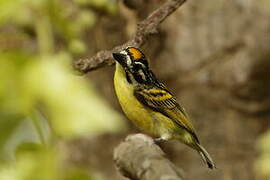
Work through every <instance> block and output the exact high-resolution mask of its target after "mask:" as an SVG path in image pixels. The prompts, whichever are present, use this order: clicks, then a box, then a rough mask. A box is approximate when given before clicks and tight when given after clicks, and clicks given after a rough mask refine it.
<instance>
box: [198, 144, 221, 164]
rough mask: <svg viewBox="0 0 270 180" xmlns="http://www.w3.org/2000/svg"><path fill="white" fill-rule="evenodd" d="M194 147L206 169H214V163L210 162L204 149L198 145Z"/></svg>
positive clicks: (209, 157)
mask: <svg viewBox="0 0 270 180" xmlns="http://www.w3.org/2000/svg"><path fill="white" fill-rule="evenodd" d="M196 145H197V147H198V151H199V154H200V155H201V157H202V159H203V161H204V162H205V163H206V164H207V166H208V168H210V169H214V168H216V166H215V163H214V161H213V160H212V158H211V156H210V155H209V154H208V152H207V151H206V150H205V149H204V147H203V146H202V145H200V144H198V143H197V144H196Z"/></svg>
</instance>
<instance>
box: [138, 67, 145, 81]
mask: <svg viewBox="0 0 270 180" xmlns="http://www.w3.org/2000/svg"><path fill="white" fill-rule="evenodd" d="M138 73H139V75H140V76H141V77H142V79H143V80H144V81H145V80H146V78H145V74H144V73H143V71H142V70H141V69H140V70H139V71H138Z"/></svg>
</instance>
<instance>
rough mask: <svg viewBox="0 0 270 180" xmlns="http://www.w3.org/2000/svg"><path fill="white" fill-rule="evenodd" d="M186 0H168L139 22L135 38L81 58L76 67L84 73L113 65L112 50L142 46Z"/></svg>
mask: <svg viewBox="0 0 270 180" xmlns="http://www.w3.org/2000/svg"><path fill="white" fill-rule="evenodd" d="M185 1H186V0H168V1H167V2H165V3H164V4H163V5H162V6H161V7H159V8H158V9H157V10H155V11H154V12H153V13H152V14H150V15H149V16H148V17H147V18H146V19H145V20H143V21H142V22H140V23H139V24H138V26H137V32H136V34H135V37H134V38H132V39H131V40H129V41H127V42H126V43H124V44H122V45H120V46H116V47H114V48H113V49H112V50H106V51H99V52H98V53H97V54H96V55H94V56H93V57H91V58H89V59H79V60H77V61H75V62H74V68H75V69H76V70H78V71H80V72H82V73H87V72H89V71H92V70H95V69H98V68H100V67H104V66H108V65H109V66H110V65H113V64H114V61H113V59H112V52H116V51H120V50H122V49H124V48H126V47H127V46H134V47H141V46H142V45H143V44H144V43H145V42H146V40H147V39H148V38H149V36H150V35H152V34H155V33H157V28H158V26H159V24H160V23H162V22H163V21H164V20H165V19H166V18H167V17H168V16H169V15H170V14H172V13H173V12H174V11H175V10H176V9H178V8H179V7H180V6H181V5H182V4H183V3H184V2H185Z"/></svg>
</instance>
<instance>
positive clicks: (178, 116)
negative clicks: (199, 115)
mask: <svg viewBox="0 0 270 180" xmlns="http://www.w3.org/2000/svg"><path fill="white" fill-rule="evenodd" d="M112 56H113V58H114V60H115V61H116V68H115V73H114V88H115V92H116V96H117V98H118V101H119V103H120V106H121V108H122V110H123V112H124V113H125V114H126V116H127V117H128V119H130V120H131V121H132V122H133V123H134V124H135V126H137V127H138V129H140V130H141V131H143V132H145V133H148V134H151V135H153V136H155V137H156V138H155V139H154V141H155V142H161V141H168V140H172V139H175V140H179V141H180V142H182V143H184V144H186V145H188V146H189V147H191V148H193V149H194V150H196V151H197V152H198V153H199V154H200V156H201V157H202V159H203V161H204V162H205V163H206V164H207V166H208V168H210V169H214V168H216V166H215V163H214V161H213V160H212V158H211V156H210V155H209V153H208V152H207V151H206V149H205V148H204V147H203V146H202V145H201V143H200V141H199V138H198V136H197V135H196V133H195V129H194V127H193V125H192V123H191V122H190V120H189V116H188V114H187V112H186V110H185V109H184V108H183V107H182V106H181V105H180V104H179V103H178V102H177V101H176V97H175V96H174V95H173V94H172V93H171V92H170V91H169V90H168V89H167V88H166V86H165V85H164V83H162V82H161V81H160V80H158V79H157V78H156V76H155V74H154V73H153V71H152V70H151V69H150V65H149V63H148V59H147V58H146V56H145V55H144V53H143V52H142V51H141V50H140V49H139V48H136V47H126V48H124V49H122V50H121V51H118V52H113V53H112Z"/></svg>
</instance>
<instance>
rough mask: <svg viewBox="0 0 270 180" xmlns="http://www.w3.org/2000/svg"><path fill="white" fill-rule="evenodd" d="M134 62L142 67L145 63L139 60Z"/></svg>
mask: <svg viewBox="0 0 270 180" xmlns="http://www.w3.org/2000/svg"><path fill="white" fill-rule="evenodd" d="M134 63H135V64H140V65H142V67H145V65H144V64H143V63H141V62H139V61H135V62H134Z"/></svg>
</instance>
